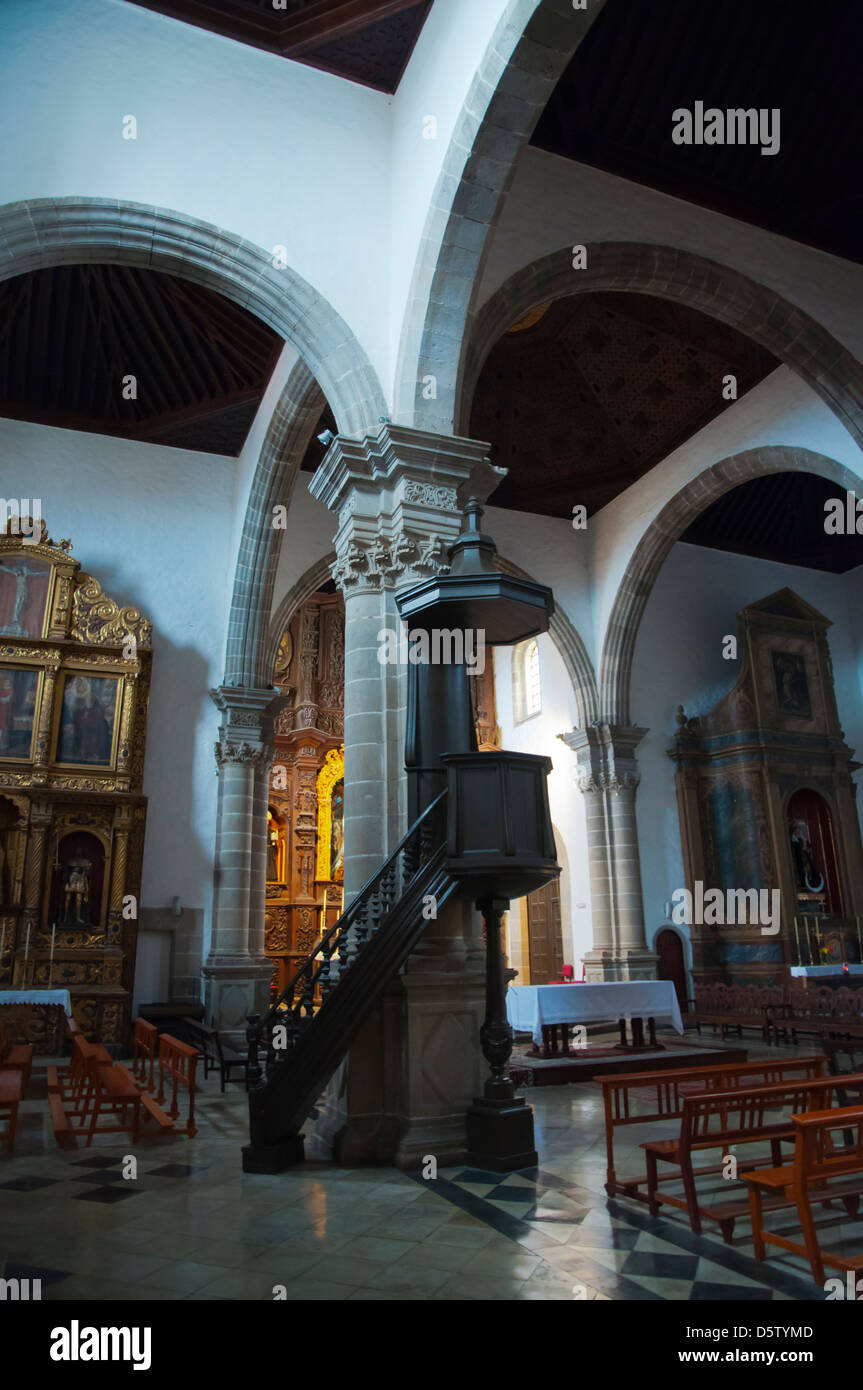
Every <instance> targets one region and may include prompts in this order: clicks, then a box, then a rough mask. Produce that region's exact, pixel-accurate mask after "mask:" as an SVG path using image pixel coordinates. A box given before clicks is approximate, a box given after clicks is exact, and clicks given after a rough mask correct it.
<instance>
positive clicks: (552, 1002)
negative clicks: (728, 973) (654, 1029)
mask: <svg viewBox="0 0 863 1390" xmlns="http://www.w3.org/2000/svg"><path fill="white" fill-rule="evenodd" d="M506 1016H507V1018H508V1019H509V1022H510V1023H511V1024H512V1026H513V1028H515V1029H517V1030H518V1031H519V1032H521V1033H530V1034H531V1035H532V1037H533V1040H534V1042H535V1043H537V1044H540V1043H541V1042H542V1028H543V1024H545V1025H546V1026H548V1024H550V1023H598V1022H601V1021H605V1020H612V1019H614V1020H616V1019H618V1018H633V1017H634V1018H652V1019H655V1020H656V1022H657V1023H671V1024H672V1025H673V1027H674V1028H675V1029H676V1031H677V1032H678V1033H682V1032H683V1019H682V1018H681V1016H680V1005H679V1004H678V1002H677V992H676V990H675V988H674V985H673V984H672V982H671V980H607V981H603V983H602V984H596V985H586V984H582V985H510V987H509V989H508V990H507V994H506Z"/></svg>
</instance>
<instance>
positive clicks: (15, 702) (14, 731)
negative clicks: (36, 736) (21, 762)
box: [0, 666, 41, 758]
mask: <svg viewBox="0 0 863 1390" xmlns="http://www.w3.org/2000/svg"><path fill="white" fill-rule="evenodd" d="M40 675H41V672H39V671H33V670H16V669H14V668H12V667H8V666H4V667H0V758H29V757H30V756H31V749H32V745H33V724H34V722H35V718H36V705H37V703H38V696H39V679H40Z"/></svg>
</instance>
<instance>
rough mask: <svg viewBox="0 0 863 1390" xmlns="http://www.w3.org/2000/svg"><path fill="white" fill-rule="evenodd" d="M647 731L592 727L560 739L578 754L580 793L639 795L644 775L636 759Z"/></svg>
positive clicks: (627, 727)
mask: <svg viewBox="0 0 863 1390" xmlns="http://www.w3.org/2000/svg"><path fill="white" fill-rule="evenodd" d="M647 733H648V730H647V729H641V728H638V727H636V726H635V725H621V724H602V723H597V724H591V725H590V726H589V727H588V728H586V729H573V730H572V731H571V732H570V733H568V734H559V735H558V737H559V738H560V739H561V741H562V742H563V743H565V744H566V746H567V748H571V749H572V751H573V753H575V756H576V759H577V762H578V765H577V768H576V774H575V778H576V783H577V785H578V788H579V791H582V792H595V791H611V792H623V791H633V792H634V791H635V789H636V787H637V786H638V783H639V781H640V780H641V779H640V774H639V772H638V763H637V761H636V757H635V750H636V748H637V747H638V745H639V743H640V742H641V740H642V739H643V738H644V736H645V734H647Z"/></svg>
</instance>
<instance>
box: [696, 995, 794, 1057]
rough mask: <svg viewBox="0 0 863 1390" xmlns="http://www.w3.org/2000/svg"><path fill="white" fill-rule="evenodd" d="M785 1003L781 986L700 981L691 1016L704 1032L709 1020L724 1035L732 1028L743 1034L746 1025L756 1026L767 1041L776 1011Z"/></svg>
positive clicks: (721, 1035) (715, 1030) (749, 1026)
mask: <svg viewBox="0 0 863 1390" xmlns="http://www.w3.org/2000/svg"><path fill="white" fill-rule="evenodd" d="M782 1003H783V993H782V986H781V985H775V986H773V985H725V984H710V983H706V984H704V983H699V984H697V985H696V986H695V998H694V1000H692V1001H690V1010H689V1017H690V1018H691V1019H692V1021H693V1022H694V1024H695V1027H696V1029H697V1030H698V1033H699V1034H700V1033H701V1025H702V1023H709V1024H710V1025H711V1026H712V1028H713V1031H714V1033H715V1032H717V1030H718V1031H719V1034H720V1037H722V1038H724V1037H725V1035H726V1033H727V1032H728V1029H729V1028H736V1029H737V1032H738V1035H739V1036H740V1037H742V1036H743V1029H744V1028H756V1029H757V1030H758V1032H759V1033H760V1034H761V1036H762V1037H763V1039H764V1041H765V1042H766V1043H769V1042H770V1041H771V1028H772V1017H771V1013H772V1010H774V1009H778V1008H780V1007H781V1006H782Z"/></svg>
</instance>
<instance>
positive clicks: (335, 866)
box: [315, 747, 345, 883]
mask: <svg viewBox="0 0 863 1390" xmlns="http://www.w3.org/2000/svg"><path fill="white" fill-rule="evenodd" d="M317 793H318V853H317V866H316V869H315V878H316V880H317V881H318V882H319V883H341V882H342V880H343V878H344V871H345V870H344V829H345V750H344V748H343V747H342V748H331V749H330V751H329V753H328V754H327V756H326V758H325V759H324V765H323V767H322V768H321V770H320V772H319V773H318V780H317Z"/></svg>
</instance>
